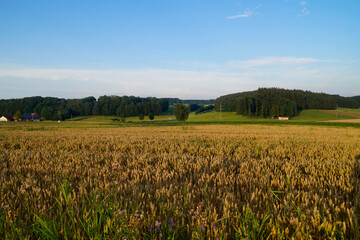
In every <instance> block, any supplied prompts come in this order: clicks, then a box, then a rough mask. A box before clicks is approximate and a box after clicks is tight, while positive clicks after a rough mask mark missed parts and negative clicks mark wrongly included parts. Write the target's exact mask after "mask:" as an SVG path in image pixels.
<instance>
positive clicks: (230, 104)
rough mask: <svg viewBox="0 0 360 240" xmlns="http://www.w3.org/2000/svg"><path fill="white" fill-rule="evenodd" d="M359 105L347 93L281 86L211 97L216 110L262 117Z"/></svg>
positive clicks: (356, 106) (291, 114) (289, 115)
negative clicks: (289, 88)
mask: <svg viewBox="0 0 360 240" xmlns="http://www.w3.org/2000/svg"><path fill="white" fill-rule="evenodd" d="M359 105H360V104H359V102H358V101H356V100H355V99H354V98H350V97H341V96H339V95H329V94H325V93H313V92H310V91H303V90H287V89H281V88H259V89H258V90H256V91H251V92H242V93H235V94H230V95H225V96H221V97H219V98H218V99H216V100H215V109H216V110H217V111H219V110H220V108H221V110H222V111H225V112H237V114H241V115H248V116H261V117H264V118H268V117H278V116H288V117H292V116H295V115H297V114H298V113H299V112H300V111H301V110H304V109H336V108H337V107H344V108H358V107H359Z"/></svg>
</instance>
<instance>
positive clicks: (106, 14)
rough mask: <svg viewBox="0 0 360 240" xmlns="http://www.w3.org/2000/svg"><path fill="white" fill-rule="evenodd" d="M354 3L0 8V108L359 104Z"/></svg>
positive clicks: (3, 3) (39, 3) (268, 0)
mask: <svg viewBox="0 0 360 240" xmlns="http://www.w3.org/2000/svg"><path fill="white" fill-rule="evenodd" d="M359 11H360V1H358V0H346V1H340V0H327V1H325V0H307V1H301V0H262V1H233V0H226V1H220V0H218V1H215V0H207V1H203V0H196V1H194V0H192V1H188V0H182V1H169V0H166V1H165V0H162V1H160V0H153V1H148V0H141V1H140V0H121V1H109V0H102V1H100V0H98V1H93V0H86V1H85V0H76V1H67V0H62V1H60V0H54V1H49V0H47V1H43V0H36V1H35V0H34V1H29V0H22V1H21V0H17V1H14V0H0V84H1V88H0V98H20V97H26V96H35V95H37V96H38V95H40V96H55V97H65V98H79V97H85V96H95V97H98V96H101V95H105V94H106V95H135V96H156V97H179V98H183V99H191V98H199V99H208V98H216V97H218V96H220V95H224V94H229V93H234V92H241V91H248V90H255V89H257V88H258V87H281V88H290V89H294V88H295V89H304V90H311V91H315V92H326V93H331V94H340V95H343V96H354V95H360V44H359V43H360V30H359V25H360V14H359Z"/></svg>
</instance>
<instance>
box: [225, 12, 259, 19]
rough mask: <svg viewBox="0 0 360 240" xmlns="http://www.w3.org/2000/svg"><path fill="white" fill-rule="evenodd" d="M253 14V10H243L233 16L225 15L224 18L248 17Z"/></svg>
mask: <svg viewBox="0 0 360 240" xmlns="http://www.w3.org/2000/svg"><path fill="white" fill-rule="evenodd" d="M253 14H254V13H253V12H250V11H247V12H244V13H242V14H238V15H234V16H229V17H227V18H226V19H236V18H248V17H251V16H252V15H253Z"/></svg>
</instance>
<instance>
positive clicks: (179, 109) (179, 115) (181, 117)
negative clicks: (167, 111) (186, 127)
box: [174, 103, 190, 122]
mask: <svg viewBox="0 0 360 240" xmlns="http://www.w3.org/2000/svg"><path fill="white" fill-rule="evenodd" d="M189 113H190V111H189V109H188V108H187V107H186V106H185V105H184V104H181V103H178V104H176V106H175V111H174V114H175V117H176V120H178V121H181V122H185V121H186V120H187V119H188V117H189Z"/></svg>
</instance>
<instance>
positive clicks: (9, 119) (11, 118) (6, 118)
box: [0, 116, 14, 122]
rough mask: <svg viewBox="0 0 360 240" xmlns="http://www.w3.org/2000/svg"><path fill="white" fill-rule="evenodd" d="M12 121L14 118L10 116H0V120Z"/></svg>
mask: <svg viewBox="0 0 360 240" xmlns="http://www.w3.org/2000/svg"><path fill="white" fill-rule="evenodd" d="M10 121H14V118H13V117H12V116H2V117H0V122H10Z"/></svg>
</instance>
